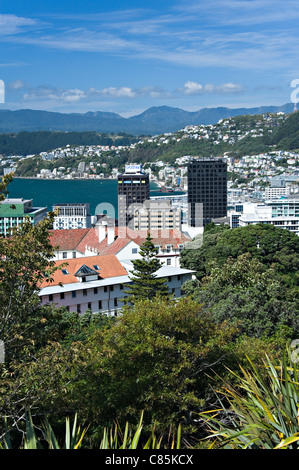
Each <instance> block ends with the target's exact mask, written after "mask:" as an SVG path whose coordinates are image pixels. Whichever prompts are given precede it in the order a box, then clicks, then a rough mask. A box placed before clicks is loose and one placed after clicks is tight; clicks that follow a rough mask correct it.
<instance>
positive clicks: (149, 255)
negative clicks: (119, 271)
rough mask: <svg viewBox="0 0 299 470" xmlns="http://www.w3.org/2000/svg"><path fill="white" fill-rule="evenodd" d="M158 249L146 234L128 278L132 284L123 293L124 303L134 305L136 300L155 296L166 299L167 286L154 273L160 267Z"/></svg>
mask: <svg viewBox="0 0 299 470" xmlns="http://www.w3.org/2000/svg"><path fill="white" fill-rule="evenodd" d="M157 252H158V249H157V248H156V247H155V245H154V244H153V242H152V238H151V235H150V233H148V235H147V237H146V240H145V242H144V243H143V245H142V246H141V247H140V254H141V256H142V258H141V259H137V260H134V261H133V266H134V270H133V271H132V274H131V276H129V277H130V279H131V281H132V284H130V285H129V286H128V289H127V290H126V291H125V293H126V294H127V297H126V303H129V304H134V302H135V301H136V300H143V299H152V298H154V297H156V296H160V297H164V298H165V297H168V296H169V291H168V285H167V282H166V279H165V278H158V277H157V275H156V273H157V271H158V270H159V269H160V268H161V267H162V263H161V261H160V260H159V259H158V258H156V254H157Z"/></svg>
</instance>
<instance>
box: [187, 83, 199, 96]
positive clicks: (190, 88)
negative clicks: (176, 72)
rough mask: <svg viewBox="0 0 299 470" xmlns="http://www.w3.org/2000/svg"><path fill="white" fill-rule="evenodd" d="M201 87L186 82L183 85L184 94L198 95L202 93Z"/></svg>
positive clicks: (197, 84)
mask: <svg viewBox="0 0 299 470" xmlns="http://www.w3.org/2000/svg"><path fill="white" fill-rule="evenodd" d="M202 91H203V86H202V85H201V84H200V83H196V82H186V83H185V85H184V93H185V94H186V95H198V94H199V93H202Z"/></svg>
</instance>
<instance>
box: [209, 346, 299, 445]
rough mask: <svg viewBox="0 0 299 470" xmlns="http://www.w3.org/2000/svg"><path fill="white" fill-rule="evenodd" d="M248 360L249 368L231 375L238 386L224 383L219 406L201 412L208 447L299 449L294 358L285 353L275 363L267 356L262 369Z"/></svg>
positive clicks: (298, 392)
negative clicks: (240, 373) (237, 382)
mask: <svg viewBox="0 0 299 470" xmlns="http://www.w3.org/2000/svg"><path fill="white" fill-rule="evenodd" d="M249 362H250V370H245V369H243V368H240V369H241V372H242V375H241V376H237V374H234V375H235V376H236V377H237V378H238V379H239V384H240V385H239V387H238V389H236V387H231V386H230V385H225V386H224V387H223V390H221V391H219V394H218V399H219V402H220V408H219V409H216V410H211V411H208V412H204V413H201V418H202V419H204V420H205V424H206V425H207V426H208V429H209V436H208V438H206V439H208V441H209V448H225V449H248V448H249V449H297V448H299V443H298V441H299V382H298V367H297V364H296V361H295V362H293V361H292V359H291V354H290V352H288V354H286V355H284V357H283V360H282V361H281V363H280V364H279V365H277V366H276V365H274V364H273V362H272V361H271V360H270V359H269V358H268V357H267V356H266V357H265V360H264V361H263V363H264V370H263V371H259V370H258V369H257V367H256V366H255V365H254V364H253V363H252V362H251V361H250V360H249ZM261 372H263V373H261ZM231 373H232V374H233V372H231ZM221 397H222V398H221ZM224 403H226V404H227V403H228V406H225V405H224Z"/></svg>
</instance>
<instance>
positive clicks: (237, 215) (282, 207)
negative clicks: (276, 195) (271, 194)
mask: <svg viewBox="0 0 299 470" xmlns="http://www.w3.org/2000/svg"><path fill="white" fill-rule="evenodd" d="M230 221H231V222H230V224H231V227H232V228H234V227H238V226H240V227H244V226H247V225H250V224H260V223H263V224H272V225H275V226H276V227H279V228H283V229H286V230H289V231H290V232H293V233H295V234H296V235H299V195H292V196H289V197H281V198H280V199H271V200H267V201H265V203H264V204H263V203H260V204H259V203H244V204H243V207H242V210H240V211H239V212H237V211H230Z"/></svg>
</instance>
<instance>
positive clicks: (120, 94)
mask: <svg viewBox="0 0 299 470" xmlns="http://www.w3.org/2000/svg"><path fill="white" fill-rule="evenodd" d="M99 93H100V94H103V95H106V96H114V97H116V98H135V96H136V93H135V92H134V91H133V90H132V88H129V87H121V88H115V87H109V88H104V89H103V90H101V91H100V92H99Z"/></svg>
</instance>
